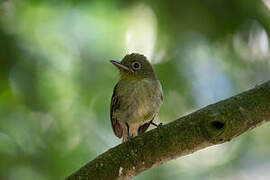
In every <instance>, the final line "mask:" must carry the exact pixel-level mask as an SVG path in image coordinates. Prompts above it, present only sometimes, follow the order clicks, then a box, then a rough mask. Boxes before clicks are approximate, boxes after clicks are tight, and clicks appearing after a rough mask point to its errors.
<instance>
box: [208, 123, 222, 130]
mask: <svg viewBox="0 0 270 180" xmlns="http://www.w3.org/2000/svg"><path fill="white" fill-rule="evenodd" d="M211 125H212V126H213V127H214V128H215V129H216V130H221V129H222V128H223V127H224V125H225V124H224V123H223V122H219V121H212V122H211Z"/></svg>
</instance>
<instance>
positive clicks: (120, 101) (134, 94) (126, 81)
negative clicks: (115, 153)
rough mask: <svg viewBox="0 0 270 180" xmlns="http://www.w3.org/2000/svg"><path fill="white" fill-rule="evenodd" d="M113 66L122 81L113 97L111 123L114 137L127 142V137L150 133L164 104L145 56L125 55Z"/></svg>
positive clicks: (157, 82) (155, 78) (158, 83)
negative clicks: (150, 128)
mask: <svg viewBox="0 0 270 180" xmlns="http://www.w3.org/2000/svg"><path fill="white" fill-rule="evenodd" d="M136 63H137V64H136ZM113 64H115V65H116V66H117V67H118V69H119V70H120V80H119V82H118V83H117V84H116V86H115V88H114V93H113V96H112V101H111V123H112V127H113V130H114V133H115V135H116V136H117V137H119V138H121V137H122V138H123V141H126V140H127V138H128V134H129V135H130V136H131V137H133V136H135V135H136V134H141V133H143V132H145V131H146V130H147V128H148V127H149V125H150V122H151V121H152V120H153V119H154V117H155V116H156V114H157V112H158V110H159V108H160V106H161V104H162V88H161V85H160V82H159V80H158V79H157V77H156V75H155V73H154V70H153V68H152V66H151V64H150V63H149V62H148V61H147V59H146V57H145V56H143V55H140V54H135V53H133V54H130V55H126V56H125V57H124V58H123V60H122V61H121V62H116V61H113ZM135 64H136V65H135ZM138 64H139V65H138ZM135 67H138V68H135ZM128 130H129V132H128Z"/></svg>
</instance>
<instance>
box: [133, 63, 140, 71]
mask: <svg viewBox="0 0 270 180" xmlns="http://www.w3.org/2000/svg"><path fill="white" fill-rule="evenodd" d="M132 68H133V69H134V70H138V69H140V68H141V64H140V63H138V62H133V63H132Z"/></svg>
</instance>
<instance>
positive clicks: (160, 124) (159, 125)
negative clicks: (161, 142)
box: [151, 122, 163, 128]
mask: <svg viewBox="0 0 270 180" xmlns="http://www.w3.org/2000/svg"><path fill="white" fill-rule="evenodd" d="M151 124H152V125H154V126H156V127H157V128H160V127H161V126H163V124H162V123H159V124H156V123H154V122H151Z"/></svg>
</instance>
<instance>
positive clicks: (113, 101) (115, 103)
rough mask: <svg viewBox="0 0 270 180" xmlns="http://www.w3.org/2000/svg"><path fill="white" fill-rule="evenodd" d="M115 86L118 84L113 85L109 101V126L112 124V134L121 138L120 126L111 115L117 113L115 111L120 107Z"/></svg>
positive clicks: (121, 130)
mask: <svg viewBox="0 0 270 180" xmlns="http://www.w3.org/2000/svg"><path fill="white" fill-rule="evenodd" d="M117 85H118V83H117V84H116V85H115V87H114V90H113V95H112V99H111V112H110V116H111V124H112V128H113V132H114V134H115V135H116V136H117V137H119V138H121V137H122V134H123V129H122V127H121V125H120V124H119V122H118V120H117V117H115V116H114V115H113V114H114V113H115V112H116V111H117V109H119V107H120V103H119V97H118V95H117V92H116V89H117Z"/></svg>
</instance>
